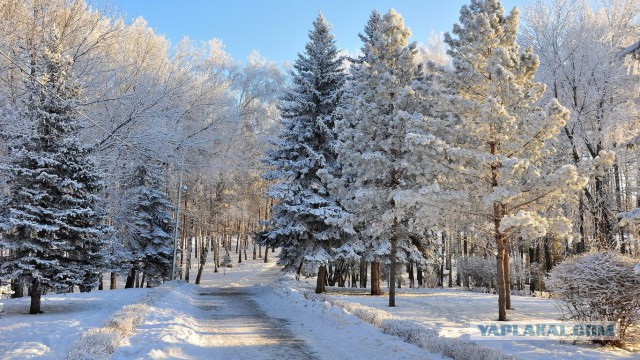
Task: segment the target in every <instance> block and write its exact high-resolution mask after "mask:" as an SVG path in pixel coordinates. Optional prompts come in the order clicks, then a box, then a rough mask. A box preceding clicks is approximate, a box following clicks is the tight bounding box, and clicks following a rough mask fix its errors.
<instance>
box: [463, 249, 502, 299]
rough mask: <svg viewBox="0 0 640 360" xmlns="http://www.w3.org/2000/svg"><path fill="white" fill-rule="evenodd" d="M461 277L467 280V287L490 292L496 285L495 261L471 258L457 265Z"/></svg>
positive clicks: (492, 259) (478, 257)
mask: <svg viewBox="0 0 640 360" xmlns="http://www.w3.org/2000/svg"><path fill="white" fill-rule="evenodd" d="M458 266H459V267H460V271H461V273H462V274H464V275H463V276H466V277H468V278H469V287H471V288H474V287H475V288H482V289H483V290H485V291H490V290H491V289H493V288H495V284H496V259H495V258H487V259H485V258H483V257H480V256H471V257H468V258H466V259H463V260H461V261H460V264H459V265H458Z"/></svg>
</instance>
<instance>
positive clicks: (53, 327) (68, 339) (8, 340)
mask: <svg viewBox="0 0 640 360" xmlns="http://www.w3.org/2000/svg"><path fill="white" fill-rule="evenodd" d="M269 255H270V256H272V257H273V255H276V254H269ZM163 288H164V290H158V289H118V290H104V291H94V292H91V293H83V294H77V293H76V294H60V295H45V296H44V297H43V302H42V305H43V310H44V311H45V313H44V314H41V315H27V314H25V313H26V311H27V310H28V304H29V299H28V298H23V299H10V300H2V303H4V310H5V313H4V314H3V316H2V317H0V358H1V359H22V358H28V357H39V358H42V359H60V358H64V356H65V354H67V353H68V352H69V350H70V349H71V347H72V346H78V344H79V341H81V340H78V339H79V338H80V336H81V334H83V333H85V334H86V333H87V332H89V330H91V329H93V330H91V331H92V332H94V333H96V332H100V331H102V330H104V329H105V328H106V327H108V326H111V325H113V323H114V318H118V314H119V313H122V311H123V310H126V309H127V308H130V309H133V308H136V306H138V305H137V304H140V303H141V301H142V302H144V301H147V300H145V299H149V298H150V297H153V293H154V292H156V293H157V292H158V291H164V293H162V294H161V295H162V296H159V297H158V298H157V299H156V301H155V302H151V303H150V304H148V305H146V306H145V307H144V311H146V313H147V315H146V316H145V317H144V320H142V319H141V323H140V324H139V325H138V326H137V328H136V329H135V331H132V332H130V333H128V334H125V335H123V336H122V338H123V340H122V341H121V342H120V344H119V345H120V346H119V347H118V348H116V349H115V352H114V353H113V356H112V359H116V360H124V359H168V358H189V359H201V358H210V359H250V358H251V359H265V358H279V359H297V358H317V359H361V358H369V359H418V358H419V359H442V358H445V357H444V356H442V355H440V354H434V353H431V352H429V351H426V350H425V349H423V348H420V347H418V346H416V345H412V344H409V343H407V342H405V341H403V340H402V338H404V339H406V340H407V341H411V342H413V343H416V339H418V340H417V342H418V343H420V342H422V343H420V344H425V343H427V344H431V343H430V342H431V341H432V340H431V339H433V338H434V337H435V339H436V340H435V341H436V343H435V346H432V347H431V348H435V349H440V348H443V349H445V348H447V345H449V349H450V348H451V347H452V346H451V344H453V345H456V341H457V340H455V339H459V340H461V342H462V343H467V344H469V343H468V342H467V341H468V340H469V331H468V327H469V324H470V323H472V322H481V321H494V320H495V318H496V313H497V305H496V304H497V298H496V296H495V295H491V294H479V293H471V292H465V291H462V290H461V289H455V288H454V289H408V288H401V289H398V295H397V305H398V306H397V307H394V308H389V307H387V301H388V299H387V297H386V296H369V295H366V294H367V293H368V291H366V290H364V289H351V288H328V289H329V294H323V295H319V296H318V295H315V294H313V289H314V288H315V278H307V279H303V280H302V281H296V280H295V278H294V276H293V275H288V274H283V273H282V271H281V269H280V268H279V267H277V266H276V265H275V261H273V260H272V262H270V263H267V264H265V263H264V262H263V261H262V260H248V261H243V262H242V263H240V264H234V267H233V268H221V271H220V272H219V273H214V272H213V267H212V266H208V267H207V268H206V269H205V273H204V276H203V283H202V285H201V286H198V285H194V284H187V283H180V284H179V285H178V286H176V287H174V288H171V287H170V286H163ZM171 289H173V290H171ZM512 301H513V305H514V310H512V311H510V312H509V319H510V320H513V321H518V322H524V321H540V320H558V319H560V317H561V316H560V314H559V313H558V310H557V309H556V307H555V304H554V302H553V301H552V300H549V299H542V298H533V297H522V296H512ZM131 304H136V305H133V307H132V306H127V305H131ZM123 308H124V309H123ZM110 324H111V325H110ZM416 328H418V329H423V330H424V331H423V334H422V335H424V336H423V337H422V338H418V337H415V336H412V334H411V333H410V332H407V331H409V330H410V331H413V329H416ZM388 334H396V335H397V336H391V335H388ZM447 338H451V342H449V343H447V341H448V340H447ZM476 343H477V344H478V347H477V350H478V351H485V353H486V348H489V349H495V350H498V351H500V352H502V353H503V354H505V355H506V356H511V355H515V356H516V357H517V358H523V359H565V358H577V359H602V358H618V359H640V349H636V350H635V352H631V351H627V350H623V349H614V348H602V347H599V346H594V345H590V344H586V343H579V344H577V345H572V344H570V343H559V342H556V341H476ZM74 344H75V345H74ZM431 345H434V344H431ZM471 345H473V344H471ZM421 346H422V345H421ZM423 347H424V346H423ZM467 349H469V347H467ZM470 349H472V350H473V349H476V347H473V346H472V347H470ZM483 349H485V350H483ZM90 356H91V357H90V358H92V359H95V358H96V357H95V355H94V354H91V355H90Z"/></svg>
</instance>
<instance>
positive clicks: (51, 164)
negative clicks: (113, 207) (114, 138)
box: [0, 32, 109, 314]
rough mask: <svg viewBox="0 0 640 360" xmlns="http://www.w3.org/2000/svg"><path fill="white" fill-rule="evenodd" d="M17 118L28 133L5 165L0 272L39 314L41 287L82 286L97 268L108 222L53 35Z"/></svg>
mask: <svg viewBox="0 0 640 360" xmlns="http://www.w3.org/2000/svg"><path fill="white" fill-rule="evenodd" d="M32 59H33V63H32V75H33V78H30V79H28V80H27V97H26V100H25V109H24V111H23V112H22V118H21V119H17V120H18V121H24V122H26V123H28V124H29V125H30V126H31V132H30V133H28V134H26V135H23V136H21V137H20V138H19V139H17V140H16V143H18V144H19V145H16V146H14V147H13V149H12V150H13V153H14V154H15V155H14V158H13V161H12V163H11V164H9V165H8V166H7V171H8V180H7V183H8V186H9V195H8V199H7V206H6V208H5V214H4V223H3V229H4V233H3V236H2V238H1V239H0V245H2V247H4V248H6V249H10V250H11V254H12V256H11V257H10V258H6V259H5V260H4V261H3V263H2V265H1V267H0V270H1V272H2V275H3V276H5V277H8V278H11V279H16V280H19V281H23V282H24V283H28V284H30V294H31V308H30V311H29V313H31V314H37V313H40V312H41V311H40V303H41V295H42V293H43V291H46V290H48V289H51V290H60V289H65V290H66V289H68V288H70V287H73V286H75V285H77V286H79V287H80V289H81V290H84V291H88V290H90V289H91V288H93V287H94V286H96V285H97V281H98V276H99V274H100V273H101V271H102V267H103V266H104V263H103V254H102V250H103V249H104V247H105V242H106V233H107V232H108V231H109V229H108V227H107V226H105V225H103V215H102V213H103V212H102V210H101V209H100V208H99V206H98V202H99V196H98V193H99V192H100V191H101V190H102V189H103V182H102V180H101V176H100V175H99V174H98V173H97V172H96V169H95V165H94V162H93V160H92V159H91V157H90V155H89V153H90V149H89V148H88V147H85V146H83V145H82V144H81V143H80V141H79V139H78V138H77V133H78V131H79V129H80V122H79V120H78V118H77V116H76V113H75V112H74V109H73V107H74V106H76V105H77V101H76V99H77V97H78V94H79V91H78V86H77V85H76V84H74V83H73V82H72V81H71V63H70V61H69V60H68V59H67V58H66V57H64V56H63V55H62V53H61V46H60V43H59V41H58V38H57V36H56V35H55V32H54V35H53V36H52V38H51V39H50V40H49V46H48V48H47V49H46V50H45V51H44V52H43V53H41V54H36V55H34V56H33V57H32Z"/></svg>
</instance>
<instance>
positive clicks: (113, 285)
mask: <svg viewBox="0 0 640 360" xmlns="http://www.w3.org/2000/svg"><path fill="white" fill-rule="evenodd" d="M116 282H117V274H116V273H115V272H112V273H111V282H110V284H109V289H110V290H115V289H116Z"/></svg>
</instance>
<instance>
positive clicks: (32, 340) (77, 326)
mask: <svg viewBox="0 0 640 360" xmlns="http://www.w3.org/2000/svg"><path fill="white" fill-rule="evenodd" d="M149 291H150V289H127V290H103V291H92V292H90V293H82V294H79V293H73V294H59V295H45V296H43V300H42V311H44V314H39V315H29V314H27V313H28V312H29V302H30V299H29V298H21V299H10V300H0V302H2V303H4V314H2V315H1V316H0V359H3V360H9V359H25V358H31V357H38V358H41V359H63V358H64V355H65V354H66V353H67V351H68V350H69V346H71V344H72V343H73V342H74V341H75V340H76V339H77V338H78V337H79V336H80V334H82V333H83V332H84V331H85V330H87V329H90V328H95V327H101V326H102V325H103V324H104V322H105V321H106V320H108V319H109V318H110V317H111V315H112V314H113V313H115V312H116V311H118V310H120V309H121V308H122V307H123V306H125V305H128V304H131V303H133V302H135V301H136V300H137V299H138V298H139V297H140V296H142V295H143V294H145V293H147V292H149Z"/></svg>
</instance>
